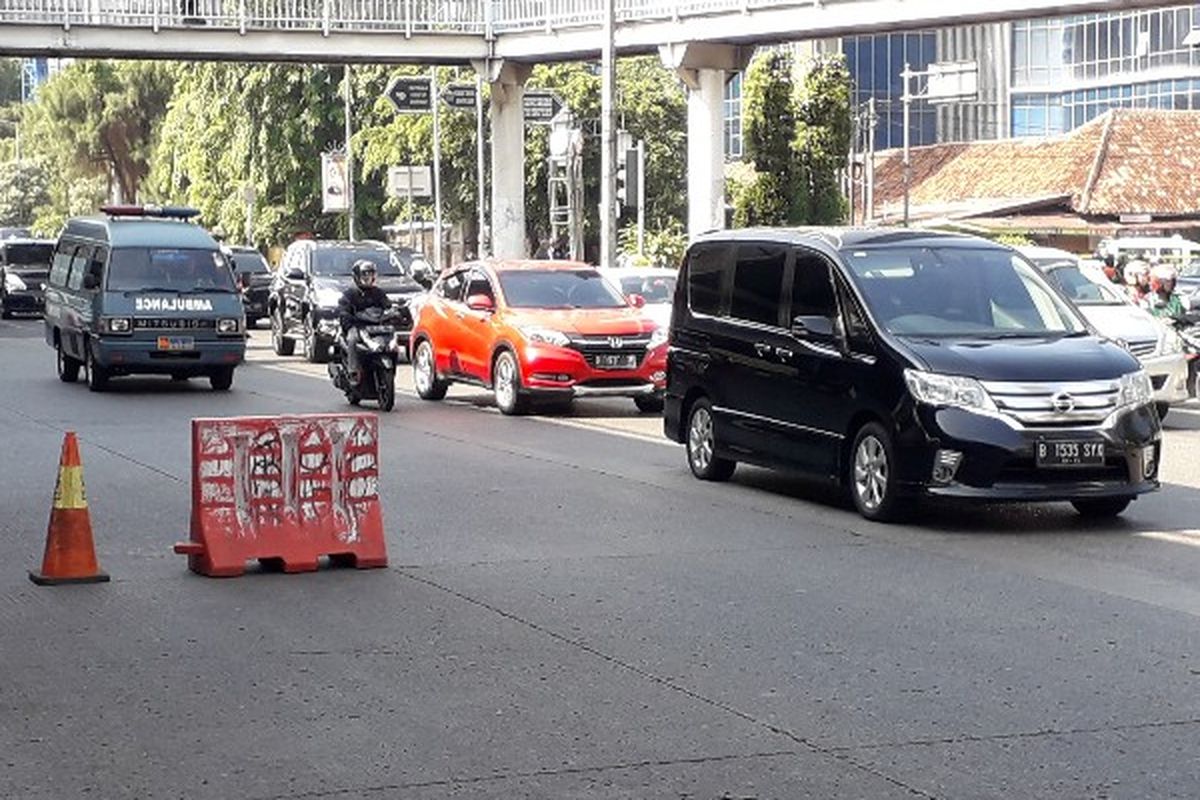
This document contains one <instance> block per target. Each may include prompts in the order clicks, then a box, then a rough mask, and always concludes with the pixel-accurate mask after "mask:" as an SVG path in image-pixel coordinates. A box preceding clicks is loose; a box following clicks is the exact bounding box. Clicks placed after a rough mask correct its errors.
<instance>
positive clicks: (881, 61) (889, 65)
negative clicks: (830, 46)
mask: <svg viewBox="0 0 1200 800" xmlns="http://www.w3.org/2000/svg"><path fill="white" fill-rule="evenodd" d="M841 50H842V54H843V55H845V57H846V66H848V67H849V68H850V76H851V78H852V79H853V80H854V94H853V99H854V104H855V106H859V107H861V106H863V105H865V104H866V102H867V101H868V100H870V99H871V98H874V99H875V114H876V118H877V120H878V122H877V123H876V127H875V146H876V148H878V149H880V150H885V149H887V148H889V147H900V146H902V145H903V144H904V105H903V103H902V102H901V99H902V98H903V97H904V80H903V79H902V78H901V77H900V73H901V72H903V71H904V65H905V64H908V66H909V68H910V69H912V70H913V71H920V70H923V69H927V68H928V67H929V65H930V64H932V63H933V62H935V61H937V60H938V58H937V40H936V37H935V35H934V33H933V32H932V31H917V32H914V33H888V34H874V35H867V36H847V37H845V38H843V39H842V41H841ZM912 88H913V90H914V91H916V90H918V88H919V87H917V86H916V85H915V82H914V85H913V87H912ZM910 112H911V116H910V118H909V136H910V144H912V145H913V146H914V147H915V146H917V145H922V144H933V143H934V142H936V141H937V110H936V109H935V108H934V107H933V106H930V105H929V104H928V103H923V102H919V101H918V102H914V103H913V104H912V106H911V109H910Z"/></svg>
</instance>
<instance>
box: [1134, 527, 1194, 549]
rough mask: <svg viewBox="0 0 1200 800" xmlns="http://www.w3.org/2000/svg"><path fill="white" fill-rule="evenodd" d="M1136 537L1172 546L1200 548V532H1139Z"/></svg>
mask: <svg viewBox="0 0 1200 800" xmlns="http://www.w3.org/2000/svg"><path fill="white" fill-rule="evenodd" d="M1134 536H1137V537H1140V538H1142V539H1156V540H1158V541H1160V542H1170V543H1171V544H1184V545H1187V546H1188V547H1200V530H1184V531H1139V532H1137V533H1135V534H1134Z"/></svg>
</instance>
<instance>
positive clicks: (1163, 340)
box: [1158, 328, 1183, 356]
mask: <svg viewBox="0 0 1200 800" xmlns="http://www.w3.org/2000/svg"><path fill="white" fill-rule="evenodd" d="M1158 352H1159V354H1160V355H1164V356H1173V355H1177V354H1179V353H1182V352H1183V339H1181V338H1179V334H1178V333H1176V332H1175V331H1173V330H1171V329H1170V328H1167V329H1166V330H1164V331H1163V334H1162V336H1161V337H1160V338H1159V340H1158Z"/></svg>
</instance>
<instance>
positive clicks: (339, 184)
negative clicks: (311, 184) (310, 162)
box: [321, 153, 350, 214]
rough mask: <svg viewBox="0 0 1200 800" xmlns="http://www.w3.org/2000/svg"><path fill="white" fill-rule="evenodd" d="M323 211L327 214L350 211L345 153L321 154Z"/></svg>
mask: <svg viewBox="0 0 1200 800" xmlns="http://www.w3.org/2000/svg"><path fill="white" fill-rule="evenodd" d="M321 210H322V211H324V212H325V213H326V214H335V213H341V212H344V211H349V210H350V192H349V181H348V180H347V175H346V154H345V153H322V154H321Z"/></svg>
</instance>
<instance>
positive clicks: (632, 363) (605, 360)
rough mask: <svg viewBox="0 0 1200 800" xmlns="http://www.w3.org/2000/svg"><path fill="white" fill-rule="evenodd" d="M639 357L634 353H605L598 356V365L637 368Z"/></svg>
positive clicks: (614, 367) (601, 367)
mask: <svg viewBox="0 0 1200 800" xmlns="http://www.w3.org/2000/svg"><path fill="white" fill-rule="evenodd" d="M637 365H638V358H637V356H636V355H635V354H633V353H618V354H609V353H604V354H601V355H598V356H596V366H597V367H599V368H600V369H637Z"/></svg>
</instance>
